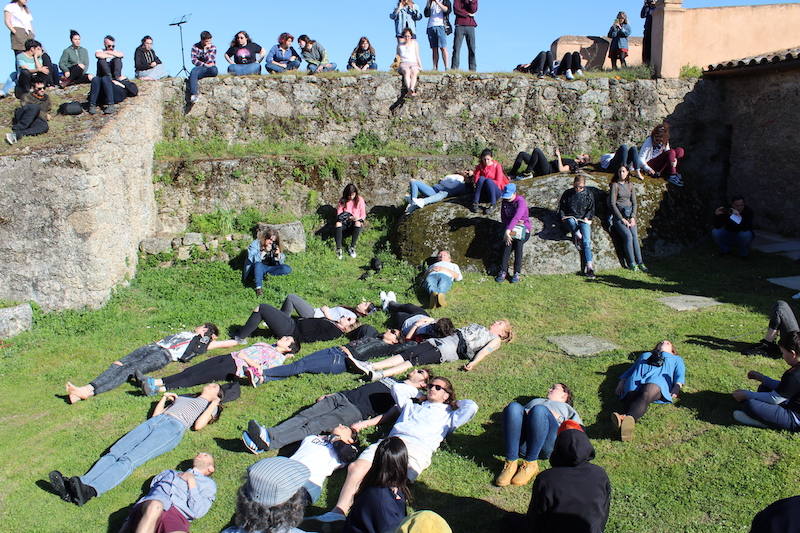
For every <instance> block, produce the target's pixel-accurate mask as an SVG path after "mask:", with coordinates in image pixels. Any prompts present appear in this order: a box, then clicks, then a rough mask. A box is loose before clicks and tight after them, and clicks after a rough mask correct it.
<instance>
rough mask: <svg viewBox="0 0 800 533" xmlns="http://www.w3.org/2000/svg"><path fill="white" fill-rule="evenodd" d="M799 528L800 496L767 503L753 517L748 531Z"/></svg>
mask: <svg viewBox="0 0 800 533" xmlns="http://www.w3.org/2000/svg"><path fill="white" fill-rule="evenodd" d="M798 530H800V496H794V497H792V498H784V499H783V500H778V501H776V502H773V503H771V504H769V505H768V506H767V507H765V508H764V509H762V510H761V511H759V513H758V514H757V515H756V516H755V517H754V518H753V524H752V525H751V526H750V533H785V532H786V531H798Z"/></svg>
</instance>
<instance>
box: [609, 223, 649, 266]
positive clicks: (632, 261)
mask: <svg viewBox="0 0 800 533" xmlns="http://www.w3.org/2000/svg"><path fill="white" fill-rule="evenodd" d="M623 216H624V214H623ZM611 227H612V228H613V229H614V232H615V233H616V234H617V235H619V238H620V239H622V244H623V248H624V250H625V260H626V261H627V262H628V267H629V268H630V267H632V266H633V265H641V264H642V250H641V248H640V247H639V234H638V232H637V231H636V227H637V226H633V227H628V226H626V225H625V224H623V223H622V221H621V220H619V219H618V218H616V217H614V221H613V222H612V225H611Z"/></svg>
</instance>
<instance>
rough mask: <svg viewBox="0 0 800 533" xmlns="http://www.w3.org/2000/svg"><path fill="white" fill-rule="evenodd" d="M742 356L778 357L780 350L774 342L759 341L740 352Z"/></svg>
mask: <svg viewBox="0 0 800 533" xmlns="http://www.w3.org/2000/svg"><path fill="white" fill-rule="evenodd" d="M742 355H760V356H762V357H780V355H781V349H780V348H778V345H777V344H776V343H775V342H770V341H768V340H766V339H761V340H760V341H758V342H757V343H755V344H752V345H750V346H748V347H747V348H745V349H744V350H742Z"/></svg>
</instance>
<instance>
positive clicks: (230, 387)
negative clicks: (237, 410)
mask: <svg viewBox="0 0 800 533" xmlns="http://www.w3.org/2000/svg"><path fill="white" fill-rule="evenodd" d="M219 388H220V390H221V391H222V393H223V397H222V401H221V402H220V403H228V402H232V401H234V400H238V399H239V396H241V395H242V388H241V386H240V385H239V383H238V382H236V381H234V382H228V383H225V384H223V385H220V386H219Z"/></svg>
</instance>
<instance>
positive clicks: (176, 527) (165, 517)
mask: <svg viewBox="0 0 800 533" xmlns="http://www.w3.org/2000/svg"><path fill="white" fill-rule="evenodd" d="M147 501H150V500H145V501H143V502H139V503H137V504H136V505H135V506H134V507H133V509H132V510H131V514H130V516H129V517H128V528H129V529H130V530H131V531H135V530H136V526H137V525H138V524H139V520H141V519H142V505H143V504H144V503H145V502H147ZM154 501H158V500H154ZM189 527H190V526H189V520H187V519H186V517H185V516H183V513H181V512H180V511H179V510H178V508H177V507H175V506H174V505H173V506H172V507H170V508H169V510H167V511H163V512H162V513H161V516H160V517H159V518H158V522H156V529H155V533H170V532H172V531H189Z"/></svg>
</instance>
